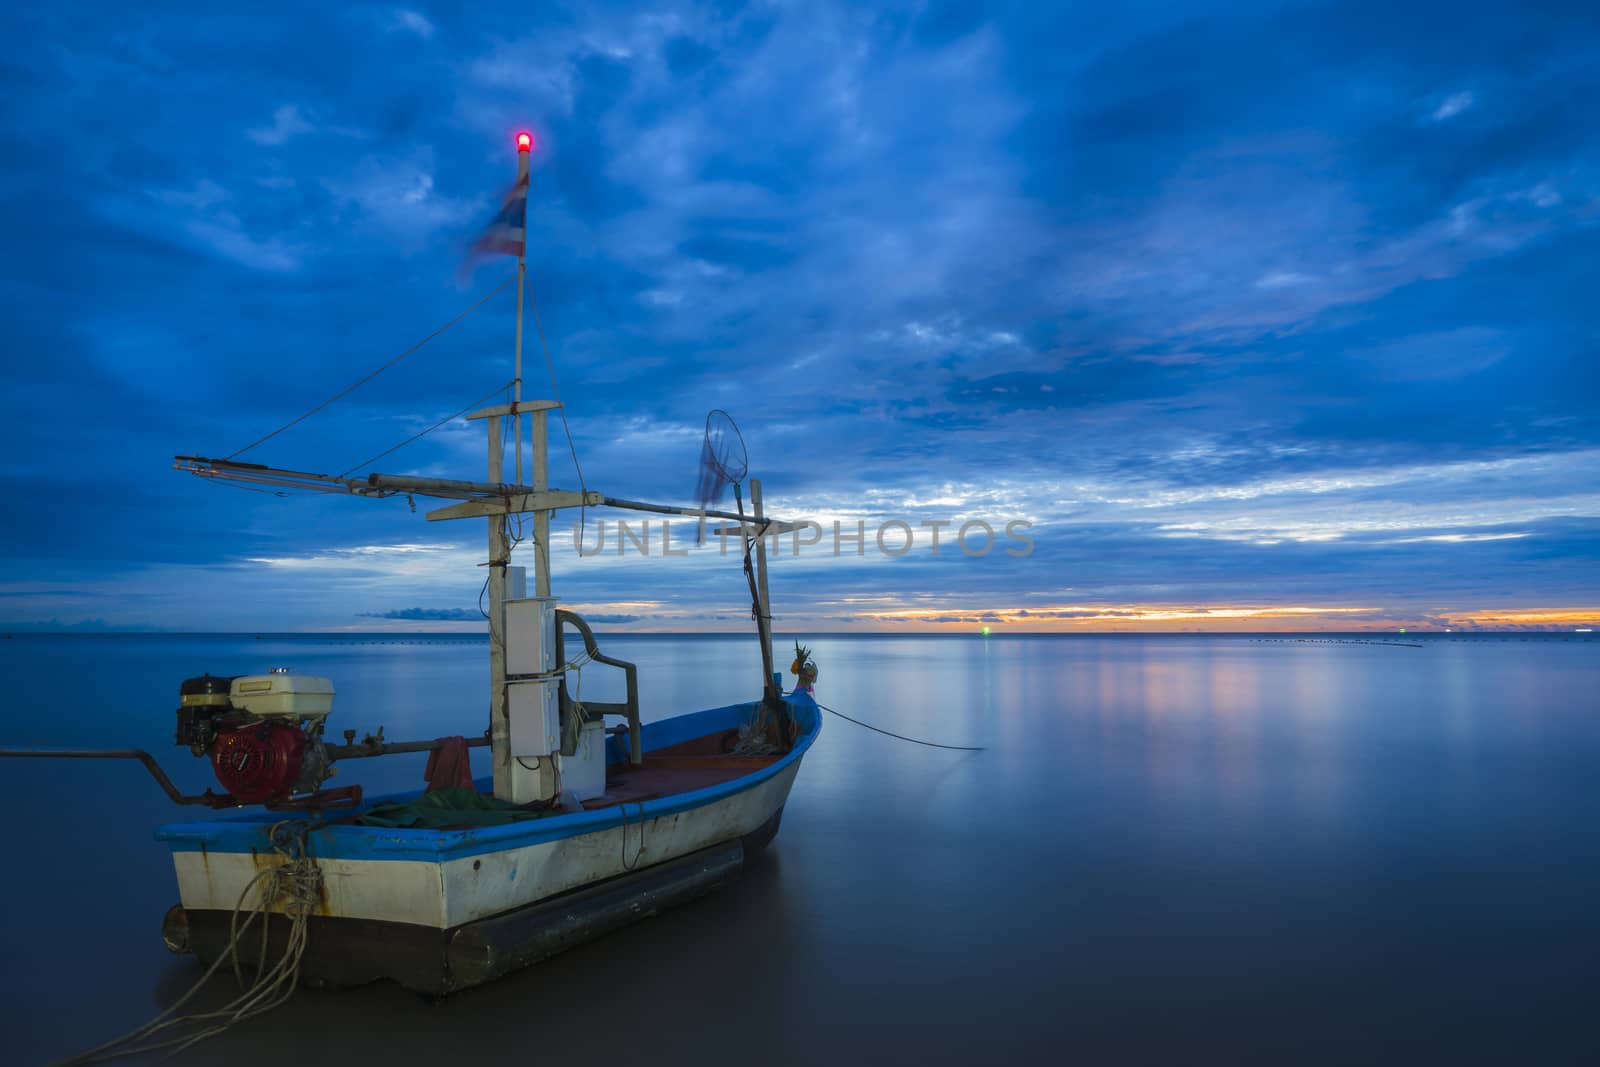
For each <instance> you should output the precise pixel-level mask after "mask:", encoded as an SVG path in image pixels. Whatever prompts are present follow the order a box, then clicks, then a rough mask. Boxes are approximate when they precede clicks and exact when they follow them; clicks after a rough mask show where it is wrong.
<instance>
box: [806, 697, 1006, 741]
mask: <svg viewBox="0 0 1600 1067" xmlns="http://www.w3.org/2000/svg"><path fill="white" fill-rule="evenodd" d="M817 707H819V708H821V709H822V710H823V711H826V712H827V713H828V714H830V715H837V716H839V718H841V719H843V720H844V721H845V722H853V723H855V724H856V725H857V726H861V727H864V728H866V729H868V730H871V731H872V732H873V733H877V734H883V735H884V736H885V737H894V738H898V739H899V740H901V741H910V742H911V743H912V744H913V745H927V746H928V747H929V748H948V749H951V750H952V751H955V752H982V751H983V750H984V748H983V746H982V745H941V744H940V743H939V742H937V741H919V740H918V739H917V738H915V737H907V736H906V735H905V734H897V733H895V732H893V731H892V730H882V729H879V728H878V727H876V726H872V725H870V724H868V723H864V722H862V721H861V720H860V719H852V718H851V717H850V716H848V715H846V714H845V713H844V712H842V711H834V710H833V709H832V708H830V707H828V705H826V704H817Z"/></svg>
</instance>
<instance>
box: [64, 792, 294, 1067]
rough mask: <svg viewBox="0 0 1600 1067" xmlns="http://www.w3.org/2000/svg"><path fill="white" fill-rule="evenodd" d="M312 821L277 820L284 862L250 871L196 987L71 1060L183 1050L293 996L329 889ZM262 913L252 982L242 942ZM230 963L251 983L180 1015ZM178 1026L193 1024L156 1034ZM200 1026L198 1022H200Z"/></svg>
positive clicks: (274, 836) (274, 832)
mask: <svg viewBox="0 0 1600 1067" xmlns="http://www.w3.org/2000/svg"><path fill="white" fill-rule="evenodd" d="M311 829H313V827H312V826H311V825H310V824H307V823H302V822H296V821H295V820H293V819H285V820H283V821H282V822H278V823H274V824H273V826H272V828H271V829H270V830H269V831H268V832H267V836H268V838H269V840H270V841H271V843H272V850H273V852H275V853H276V854H277V855H278V857H279V861H280V862H279V863H277V864H274V865H273V866H270V867H267V868H266V869H265V870H263V871H261V872H260V873H259V874H257V875H256V876H255V877H254V878H252V879H250V881H249V882H248V883H247V884H246V885H245V887H244V890H243V891H242V892H240V894H239V900H238V902H237V903H235V904H234V906H233V914H232V916H231V917H230V919H229V922H228V942H227V944H226V945H225V946H224V947H223V951H222V953H221V954H220V955H218V956H217V958H216V960H215V961H213V962H212V964H211V966H210V967H208V968H206V972H205V973H204V974H202V975H201V976H200V978H199V980H198V981H196V982H195V984H194V985H192V986H190V987H189V991H188V992H186V993H184V994H183V996H181V997H179V998H178V999H177V1000H176V1001H174V1002H173V1004H172V1006H171V1007H169V1008H167V1010H166V1011H163V1012H162V1013H161V1014H160V1015H157V1016H156V1017H155V1018H154V1019H151V1020H150V1021H149V1022H148V1023H145V1024H144V1025H143V1026H141V1027H139V1028H138V1029H136V1030H132V1031H130V1032H128V1033H126V1034H123V1035H122V1036H121V1037H118V1038H114V1039H113V1040H111V1041H108V1042H106V1043H105V1044H103V1045H100V1046H98V1047H96V1048H92V1049H90V1050H89V1051H87V1052H84V1053H81V1054H80V1055H77V1056H74V1057H72V1058H71V1059H69V1060H66V1061H64V1063H65V1064H79V1063H104V1062H106V1061H108V1060H115V1059H121V1058H123V1057H124V1056H136V1055H143V1054H145V1053H150V1052H155V1051H158V1050H160V1049H171V1050H172V1051H171V1052H170V1053H169V1055H177V1054H178V1053H179V1052H182V1051H183V1050H184V1049H187V1048H189V1047H190V1046H192V1045H197V1044H199V1043H200V1042H202V1041H204V1040H206V1039H207V1038H210V1037H215V1036H216V1035H218V1034H220V1033H222V1032H223V1031H225V1030H227V1029H228V1027H230V1026H232V1025H234V1024H235V1023H240V1022H243V1021H245V1020H246V1019H250V1018H254V1017H255V1016H257V1015H263V1014H265V1013H266V1012H269V1011H271V1010H272V1009H273V1008H276V1007H277V1006H278V1005H280V1004H282V1003H283V1002H284V1001H286V1000H288V999H289V997H290V996H291V995H293V993H294V991H295V987H296V985H298V984H299V980H300V961H301V960H302V959H303V958H304V956H305V951H306V943H307V940H308V937H309V926H310V924H309V922H308V920H309V918H310V916H311V913H312V912H313V911H314V910H316V907H317V904H318V898H319V897H320V895H321V891H322V871H321V869H320V868H318V866H317V861H316V860H315V859H314V858H312V857H311V856H310V855H308V854H307V852H306V834H307V832H308V831H310V830H311ZM253 890H254V891H257V897H256V903H255V906H254V907H253V908H251V909H250V911H249V912H248V913H245V912H244V904H245V899H246V898H247V897H249V895H250V893H251V891H253ZM280 897H281V898H283V900H284V904H283V913H284V915H285V916H286V917H287V918H288V920H289V931H288V936H287V939H286V941H285V943H284V950H283V955H282V956H281V957H280V958H279V959H278V960H277V962H276V963H274V964H272V965H271V966H270V967H269V966H268V964H267V946H268V938H269V934H270V932H271V929H272V925H271V922H270V919H269V913H270V910H271V909H272V907H273V905H274V904H276V903H277V902H278V900H279V898H280ZM241 914H246V917H245V920H244V924H243V925H242V926H241V925H240V923H239V918H240V915H241ZM258 918H259V919H261V920H262V922H261V947H260V951H259V952H258V953H257V957H256V974H255V979H254V981H252V982H251V983H250V985H248V986H246V985H245V983H244V975H243V974H242V972H241V971H240V969H239V950H240V947H241V945H242V943H243V941H244V937H245V935H246V934H247V933H248V932H249V930H250V926H251V924H252V923H254V922H255V921H256V919H258ZM224 963H231V964H232V966H233V972H234V977H235V978H236V979H238V981H239V985H240V987H241V989H242V990H243V991H242V992H241V993H240V994H239V995H238V996H237V997H235V998H234V999H233V1000H231V1001H229V1002H228V1003H227V1004H225V1005H223V1006H222V1007H221V1008H218V1009H216V1010H214V1011H206V1012H196V1013H194V1014H192V1015H175V1014H174V1013H175V1012H177V1010H178V1009H179V1008H181V1007H183V1006H184V1005H185V1004H187V1003H188V1002H189V1001H190V1000H191V999H193V998H194V996H195V994H197V993H199V992H200V990H201V989H202V988H203V987H204V986H205V984H206V983H207V982H209V981H210V980H211V977H212V976H213V975H215V974H216V973H217V971H219V970H221V968H222V965H223V964H224ZM173 1026H187V1027H190V1028H191V1029H190V1030H189V1032H185V1033H179V1034H177V1035H176V1036H169V1037H165V1038H163V1039H162V1040H160V1041H152V1040H151V1039H152V1038H154V1037H155V1036H156V1035H157V1034H160V1033H161V1032H162V1031H163V1030H166V1029H168V1028H169V1027H173ZM196 1027H198V1029H194V1028H196Z"/></svg>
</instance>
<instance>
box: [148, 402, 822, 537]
mask: <svg viewBox="0 0 1600 1067" xmlns="http://www.w3.org/2000/svg"><path fill="white" fill-rule="evenodd" d="M522 406H523V410H525V411H526V410H528V409H529V408H530V406H531V405H530V404H528V403H524V404H523V405H522ZM172 466H173V469H174V470H180V471H186V472H188V473H189V474H193V475H195V476H196V477H200V478H209V479H213V480H215V481H222V482H242V483H245V484H249V485H261V486H275V487H278V488H281V489H299V490H310V491H315V492H321V493H349V494H350V495H352V496H364V497H373V498H380V499H381V498H384V497H392V496H425V497H436V498H439V499H443V500H457V501H461V503H459V504H455V505H451V506H448V507H444V508H440V509H438V510H436V511H432V512H429V513H428V518H429V519H430V520H434V521H437V520H440V519H466V518H483V517H485V516H489V515H512V514H518V513H523V512H534V513H538V512H548V511H559V510H561V509H563V508H577V507H591V508H594V507H610V508H619V509H622V510H624V511H643V512H649V513H651V514H656V515H682V516H684V517H686V518H691V519H696V518H707V519H728V520H731V521H733V522H740V521H741V520H742V521H743V522H744V524H745V525H744V531H745V532H746V533H747V534H748V535H750V536H755V535H757V534H759V533H765V534H769V535H770V534H773V533H788V532H789V531H791V530H794V529H796V528H798V527H797V524H795V523H791V522H785V521H783V520H781V519H775V518H771V517H765V518H763V519H762V520H760V521H759V522H756V521H752V519H751V517H750V516H748V515H740V514H738V513H737V512H733V511H718V510H716V509H715V508H689V507H680V506H678V505H676V504H653V503H650V502H648V501H644V500H627V499H624V498H621V497H614V496H606V495H605V494H604V493H600V492H597V491H595V490H592V489H591V490H588V491H585V492H574V491H572V490H568V489H536V488H534V487H533V486H529V485H513V484H511V483H509V482H471V481H463V480H460V479H456V478H424V477H421V476H415V475H408V474H369V475H367V476H366V477H364V478H341V477H339V476H337V475H333V474H314V473H311V472H309V471H295V470H286V469H284V468H281V467H268V466H264V465H263V464H260V463H241V462H239V461H237V460H227V459H209V458H207V457H205V456H174V457H173V464H172ZM716 532H719V533H720V532H721V531H720V530H718V531H716ZM728 532H729V533H737V532H739V528H738V527H735V528H733V529H731V530H729V531H728Z"/></svg>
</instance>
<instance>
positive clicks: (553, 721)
mask: <svg viewBox="0 0 1600 1067" xmlns="http://www.w3.org/2000/svg"><path fill="white" fill-rule="evenodd" d="M557 684H558V683H557V680H556V679H554V678H542V679H539V680H537V681H529V682H511V683H509V684H507V686H506V712H507V714H508V716H509V718H510V720H511V754H512V755H513V756H548V755H550V754H551V753H553V752H560V751H561V705H560V702H559V700H558V696H559V691H558V690H557Z"/></svg>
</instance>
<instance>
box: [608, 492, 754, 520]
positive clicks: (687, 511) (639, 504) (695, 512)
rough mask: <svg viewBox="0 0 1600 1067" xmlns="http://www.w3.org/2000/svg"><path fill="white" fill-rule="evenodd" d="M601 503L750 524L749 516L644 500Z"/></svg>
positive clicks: (695, 517) (611, 500)
mask: <svg viewBox="0 0 1600 1067" xmlns="http://www.w3.org/2000/svg"><path fill="white" fill-rule="evenodd" d="M601 503H602V504H604V505H606V507H610V508H623V509H625V510H627V511H653V512H655V513H656V514H658V515H684V516H687V517H689V518H691V519H698V518H701V517H702V516H703V517H705V518H708V519H732V520H733V521H734V522H742V523H746V524H747V525H748V524H750V517H749V516H748V515H740V514H739V513H737V512H733V511H712V510H711V509H709V508H680V507H674V506H673V505H671V504H646V503H645V502H644V501H642V500H620V499H618V498H617V497H614V496H608V497H606V498H605V499H603V500H602V501H601ZM766 522H767V524H770V523H771V522H772V520H771V519H768V520H766Z"/></svg>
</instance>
